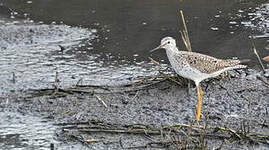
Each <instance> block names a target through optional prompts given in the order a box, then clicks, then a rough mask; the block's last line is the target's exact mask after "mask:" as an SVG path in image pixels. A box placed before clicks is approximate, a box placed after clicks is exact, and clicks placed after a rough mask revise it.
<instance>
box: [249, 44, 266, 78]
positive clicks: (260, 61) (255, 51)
mask: <svg viewBox="0 0 269 150" xmlns="http://www.w3.org/2000/svg"><path fill="white" fill-rule="evenodd" d="M252 46H253V52H254V54H255V55H256V56H257V58H258V60H259V63H260V65H261V67H262V70H263V72H264V73H265V67H264V65H263V63H262V60H261V57H260V56H259V54H258V52H257V50H256V47H255V45H254V42H253V41H252Z"/></svg>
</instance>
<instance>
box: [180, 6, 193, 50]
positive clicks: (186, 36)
mask: <svg viewBox="0 0 269 150" xmlns="http://www.w3.org/2000/svg"><path fill="white" fill-rule="evenodd" d="M180 15H181V19H182V22H183V25H184V30H183V33H182V32H181V31H180V34H181V38H182V40H183V42H184V44H185V46H186V48H187V50H188V51H190V52H191V51H192V50H191V42H190V38H189V34H188V29H187V25H186V21H185V18H184V14H183V11H182V10H180Z"/></svg>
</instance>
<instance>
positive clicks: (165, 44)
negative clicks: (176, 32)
mask: <svg viewBox="0 0 269 150" xmlns="http://www.w3.org/2000/svg"><path fill="white" fill-rule="evenodd" d="M175 47H176V40H175V39H174V38H172V37H165V38H163V39H162V40H161V45H160V46H158V47H156V48H154V49H153V50H151V51H150V52H153V51H155V50H158V49H162V48H164V49H166V50H168V49H171V50H173V49H174V48H175Z"/></svg>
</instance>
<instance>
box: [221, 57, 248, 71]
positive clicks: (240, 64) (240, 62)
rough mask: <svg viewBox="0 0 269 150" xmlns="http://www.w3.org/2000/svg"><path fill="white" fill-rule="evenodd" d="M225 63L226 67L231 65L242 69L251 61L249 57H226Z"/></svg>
mask: <svg viewBox="0 0 269 150" xmlns="http://www.w3.org/2000/svg"><path fill="white" fill-rule="evenodd" d="M224 62H225V63H224V64H225V66H226V67H231V68H233V69H240V68H246V67H247V63H248V62H250V60H249V59H242V60H234V59H226V60H224Z"/></svg>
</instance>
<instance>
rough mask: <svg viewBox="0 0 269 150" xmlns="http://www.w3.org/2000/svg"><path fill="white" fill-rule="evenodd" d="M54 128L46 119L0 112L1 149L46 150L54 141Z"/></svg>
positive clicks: (7, 111)
mask: <svg viewBox="0 0 269 150" xmlns="http://www.w3.org/2000/svg"><path fill="white" fill-rule="evenodd" d="M55 130H56V127H55V126H54V125H53V124H52V123H51V122H49V121H47V120H46V119H42V118H40V117H34V116H30V115H25V114H21V113H18V112H16V111H15V112H14V111H9V110H6V111H0V141H1V142H0V147H1V149H17V150H22V149H28V150H34V149H48V148H49V147H50V144H51V143H53V144H57V143H58V142H57V141H56V140H55V137H54V136H55Z"/></svg>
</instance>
